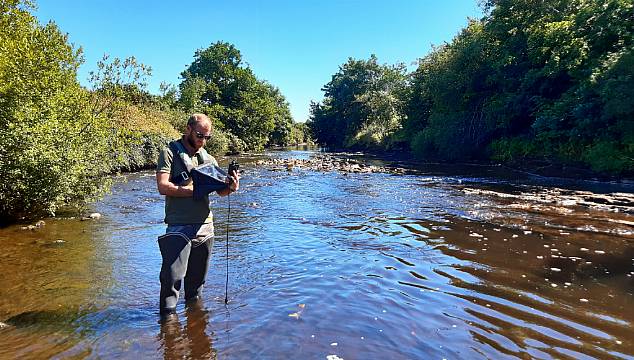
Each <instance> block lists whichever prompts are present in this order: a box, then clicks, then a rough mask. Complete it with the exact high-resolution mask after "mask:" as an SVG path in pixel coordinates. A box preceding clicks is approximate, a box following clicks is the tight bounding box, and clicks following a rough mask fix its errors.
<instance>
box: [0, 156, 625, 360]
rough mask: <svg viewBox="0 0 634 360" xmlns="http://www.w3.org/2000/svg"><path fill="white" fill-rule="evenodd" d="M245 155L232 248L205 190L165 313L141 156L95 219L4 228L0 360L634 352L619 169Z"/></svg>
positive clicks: (155, 211) (148, 181)
mask: <svg viewBox="0 0 634 360" xmlns="http://www.w3.org/2000/svg"><path fill="white" fill-rule="evenodd" d="M313 154H314V153H312V152H311V151H295V152H288V151H276V152H272V153H270V154H267V155H266V156H273V157H288V156H294V157H299V158H307V157H310V156H312V155H313ZM255 160H258V159H257V158H253V159H242V162H243V163H245V165H244V166H243V168H244V172H243V184H241V185H242V186H241V187H242V189H243V190H242V191H241V192H240V193H238V194H236V195H234V196H232V199H231V201H232V203H231V207H232V211H231V214H232V219H231V223H230V226H231V227H230V231H231V232H230V244H229V253H228V255H227V253H226V251H225V242H224V239H225V226H226V225H227V222H226V214H227V212H226V207H227V202H226V199H225V198H216V199H214V201H213V204H212V205H213V207H214V214H215V219H216V220H215V221H216V229H217V236H218V239H216V241H215V248H214V255H213V259H212V264H211V266H210V270H209V278H208V283H207V285H206V288H205V290H204V295H205V298H204V299H203V301H202V302H200V303H197V304H192V305H190V306H185V305H184V304H179V307H178V308H177V310H178V311H177V314H176V316H174V317H172V318H169V319H165V321H160V319H159V316H158V312H157V307H158V290H159V284H158V271H159V269H160V254H159V251H158V247H157V245H156V238H157V236H158V235H160V234H162V233H163V232H164V225H163V224H162V217H163V199H162V198H161V197H160V196H159V195H158V194H157V193H156V191H155V190H154V187H155V182H154V178H153V174H152V173H151V172H147V173H140V174H134V175H130V176H128V177H127V178H126V180H127V181H122V182H119V183H118V185H117V186H116V187H115V189H114V191H113V194H112V195H110V196H108V197H107V198H106V199H105V200H104V201H102V202H100V203H99V204H97V205H96V207H95V211H99V212H100V213H102V214H103V217H102V218H101V219H100V220H97V221H85V222H81V221H78V220H74V219H65V220H64V219H59V220H46V225H45V226H44V227H42V228H39V229H35V230H33V231H30V230H29V231H25V230H20V226H14V227H9V228H6V229H2V230H0V244H2V251H0V260H1V261H0V271H1V273H2V274H3V277H2V278H0V296H1V297H2V299H3V301H2V302H0V322H2V324H0V358H14V357H27V358H29V357H31V358H50V357H52V358H67V357H71V358H85V357H89V358H121V357H125V358H132V357H135V356H138V357H139V358H148V357H150V358H160V357H163V358H166V359H171V358H192V359H194V358H195V359H197V358H249V359H251V358H322V359H324V358H326V357H327V356H328V355H336V356H338V357H340V358H344V359H357V358H379V357H380V358H439V359H440V358H496V359H497V358H514V357H518V358H632V357H633V356H634V341H633V340H632V339H634V330H632V329H633V328H634V327H633V326H632V323H633V322H634V311H633V310H632V304H633V303H634V302H633V301H632V300H633V290H634V280H633V274H634V245H633V244H634V243H633V242H632V241H633V238H634V226H633V225H634V213H633V209H632V206H631V204H632V203H633V198H634V197H633V195H632V191H631V189H629V188H628V187H627V186H618V185H614V184H612V185H605V186H604V187H603V188H602V187H601V186H600V184H597V183H590V184H587V186H585V185H584V183H581V182H576V183H545V182H542V183H540V181H541V180H536V179H533V178H518V177H517V176H515V177H514V175H513V174H508V172H507V173H504V174H499V175H498V174H496V173H495V171H496V170H495V169H494V168H493V169H492V168H476V169H473V168H465V169H453V170H452V172H451V174H449V175H448V174H443V173H442V172H441V171H439V169H438V168H436V169H419V170H418V171H417V172H416V174H415V175H406V176H395V175H389V174H341V173H336V172H331V173H319V172H313V171H310V170H306V169H293V170H292V171H271V170H267V169H262V168H255V167H254V166H249V162H251V161H255ZM547 181H552V180H547ZM59 240H61V241H59ZM227 256H228V260H229V279H230V280H229V284H228V286H229V300H230V301H229V304H228V305H225V304H224V287H225V283H224V281H225V261H226V260H227Z"/></svg>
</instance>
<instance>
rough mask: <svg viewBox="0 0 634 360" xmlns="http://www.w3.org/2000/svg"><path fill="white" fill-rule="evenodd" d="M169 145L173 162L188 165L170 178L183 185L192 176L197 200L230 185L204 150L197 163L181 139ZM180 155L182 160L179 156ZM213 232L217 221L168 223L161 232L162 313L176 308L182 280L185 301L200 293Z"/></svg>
mask: <svg viewBox="0 0 634 360" xmlns="http://www.w3.org/2000/svg"><path fill="white" fill-rule="evenodd" d="M169 147H170V149H171V150H172V153H173V162H176V161H181V164H182V165H183V168H184V169H186V171H182V172H181V173H180V174H174V170H173V168H172V171H171V172H170V182H172V183H173V184H175V185H183V184H185V183H187V182H188V181H189V180H190V178H191V179H192V180H193V183H194V201H197V200H202V199H204V197H205V196H208V195H209V193H211V192H212V191H217V190H222V189H224V188H226V187H227V186H228V185H227V183H226V178H227V174H226V173H225V172H224V171H223V170H222V169H220V168H219V167H218V166H215V165H214V164H212V163H211V162H209V159H205V158H204V155H203V154H198V155H197V156H198V160H199V163H203V164H202V165H201V166H198V167H194V165H193V162H192V160H191V158H190V157H189V155H188V154H187V152H186V151H185V148H184V146H183V144H181V142H180V141H173V142H171V143H170V144H169ZM177 158H178V159H180V160H176V159H177ZM201 160H202V161H201ZM213 236H214V230H213V223H207V224H168V225H167V230H166V233H165V234H164V235H161V236H159V238H158V244H159V249H160V251H161V257H162V259H163V263H162V265H161V272H160V276H159V278H160V282H161V292H160V311H161V314H169V313H173V312H175V310H176V304H177V303H178V298H179V292H180V288H181V284H184V288H185V289H184V290H185V301H192V300H196V299H198V298H199V297H200V295H201V292H202V288H203V285H204V283H205V279H206V276H207V270H208V269H209V257H210V255H211V250H212V248H213ZM209 240H211V241H209ZM225 297H226V296H225Z"/></svg>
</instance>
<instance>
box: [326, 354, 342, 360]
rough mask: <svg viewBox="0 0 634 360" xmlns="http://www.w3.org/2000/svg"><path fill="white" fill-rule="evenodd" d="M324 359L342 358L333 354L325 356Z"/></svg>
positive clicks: (338, 359)
mask: <svg viewBox="0 0 634 360" xmlns="http://www.w3.org/2000/svg"><path fill="white" fill-rule="evenodd" d="M326 360H343V358H340V357H339V356H337V355H334V354H333V355H328V356H326Z"/></svg>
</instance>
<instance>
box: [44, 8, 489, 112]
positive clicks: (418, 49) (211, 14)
mask: <svg viewBox="0 0 634 360" xmlns="http://www.w3.org/2000/svg"><path fill="white" fill-rule="evenodd" d="M477 2H478V1H477V0H442V1H441V0H382V1H379V0H261V1H258V0H233V1H219V0H207V1H204V0H198V1H183V2H176V1H166V0H165V1H161V0H159V1H157V0H155V1H146V0H128V1H122V0H109V1H103V0H74V1H71V0H39V1H37V6H38V9H37V11H36V12H35V15H36V16H37V17H38V19H39V20H40V22H42V23H46V22H48V21H49V20H53V21H55V22H56V23H57V24H58V26H59V27H60V28H61V30H62V31H63V32H67V33H68V34H69V39H70V42H72V43H74V44H75V45H78V46H81V47H82V48H83V50H84V56H85V59H86V63H85V64H84V65H83V66H82V67H81V68H80V72H79V80H80V81H81V82H82V83H83V84H86V79H87V77H88V72H89V71H90V70H94V69H95V67H96V63H97V61H98V60H99V59H101V57H102V56H103V55H104V54H109V55H111V56H116V57H120V58H125V57H128V56H135V57H136V58H137V59H138V60H139V61H140V62H142V63H144V64H146V65H149V66H151V67H152V69H153V71H152V77H151V78H150V79H149V87H148V90H149V91H150V92H152V93H158V88H159V84H160V83H161V82H162V81H165V82H167V83H171V84H174V85H178V84H179V83H180V73H181V72H182V71H183V70H184V69H185V67H186V66H187V65H189V64H191V62H192V61H193V56H194V52H195V51H196V50H197V49H201V48H207V47H208V46H209V45H211V44H212V43H214V42H217V41H220V40H222V41H227V42H230V43H232V44H234V45H235V46H236V47H237V48H238V49H239V50H240V52H241V53H242V58H243V60H244V61H246V62H247V63H248V64H249V65H250V67H251V69H252V70H253V72H254V73H255V74H256V76H257V77H258V78H260V79H263V80H267V81H268V82H269V83H271V84H273V85H275V86H277V87H279V88H280V90H281V91H282V93H283V94H284V95H285V96H286V99H287V100H288V101H289V103H290V105H291V113H292V114H293V117H294V119H295V121H302V122H303V121H305V120H306V119H307V118H308V113H309V106H308V105H309V103H310V101H311V100H315V101H321V99H322V98H323V93H322V91H321V88H322V86H323V85H325V84H326V83H327V82H328V81H330V79H331V77H332V75H333V74H335V73H336V72H337V71H338V69H339V66H340V65H342V64H343V63H345V62H346V61H347V59H348V57H353V58H356V59H367V58H368V57H369V56H370V55H371V54H376V56H377V57H378V59H379V62H380V63H389V64H394V63H397V62H403V63H405V64H407V65H408V66H410V69H413V68H415V66H414V65H412V64H413V63H414V62H415V61H416V60H417V59H418V58H421V57H423V56H425V55H426V54H427V53H429V51H430V49H431V45H432V44H433V45H438V44H442V43H443V42H449V41H451V39H452V38H453V37H454V36H455V35H456V34H457V33H458V32H459V31H460V29H462V28H463V27H465V26H466V24H467V21H468V18H480V17H481V16H482V10H481V9H480V8H479V7H478V5H477Z"/></svg>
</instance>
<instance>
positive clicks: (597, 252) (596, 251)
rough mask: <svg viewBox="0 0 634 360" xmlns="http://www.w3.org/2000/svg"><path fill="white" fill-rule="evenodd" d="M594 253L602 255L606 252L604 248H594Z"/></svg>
mask: <svg viewBox="0 0 634 360" xmlns="http://www.w3.org/2000/svg"><path fill="white" fill-rule="evenodd" d="M594 253H595V254H599V255H602V254H605V251H603V250H594Z"/></svg>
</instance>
